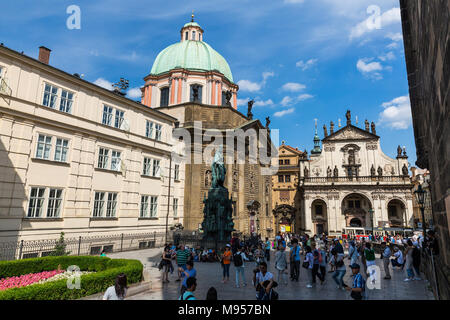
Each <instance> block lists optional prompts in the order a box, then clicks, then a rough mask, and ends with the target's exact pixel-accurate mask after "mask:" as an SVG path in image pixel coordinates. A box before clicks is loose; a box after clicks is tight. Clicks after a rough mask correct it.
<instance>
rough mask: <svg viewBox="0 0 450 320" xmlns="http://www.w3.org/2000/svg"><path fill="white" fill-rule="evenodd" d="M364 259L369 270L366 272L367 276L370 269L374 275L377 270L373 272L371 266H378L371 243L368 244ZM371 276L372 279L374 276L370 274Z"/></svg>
mask: <svg viewBox="0 0 450 320" xmlns="http://www.w3.org/2000/svg"><path fill="white" fill-rule="evenodd" d="M364 259H365V261H366V266H367V270H366V275H367V271H368V270H369V269H370V270H371V271H370V272H371V273H374V272H375V270H372V268H370V267H371V266H374V265H375V264H376V262H375V250H374V249H373V248H372V245H371V244H370V242H367V243H366V248H365V249H364ZM370 276H371V277H372V274H370Z"/></svg>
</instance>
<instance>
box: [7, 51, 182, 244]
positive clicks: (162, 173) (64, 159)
mask: <svg viewBox="0 0 450 320" xmlns="http://www.w3.org/2000/svg"><path fill="white" fill-rule="evenodd" d="M49 57H50V50H48V49H46V48H44V47H41V48H40V54H39V60H36V59H33V58H30V57H28V56H25V55H23V54H21V53H18V52H16V51H13V50H11V49H8V48H6V47H4V46H0V70H1V74H0V81H1V84H2V85H1V89H0V241H2V242H6V241H18V240H39V239H55V238H58V237H59V234H60V232H64V233H65V234H66V237H67V238H75V237H79V236H104V235H105V236H107V235H113V234H120V233H127V234H129V233H138V232H139V233H143V232H155V231H156V232H165V230H166V218H168V220H167V222H168V226H169V227H170V226H174V225H176V224H178V223H183V204H184V165H183V164H182V163H176V162H174V161H171V152H172V148H173V141H172V130H173V128H174V126H175V121H176V119H175V118H173V117H171V116H169V115H167V114H164V113H162V112H160V111H157V110H154V109H151V108H148V107H147V106H144V105H142V104H140V103H137V102H135V101H132V100H129V99H127V98H125V97H124V96H123V95H122V94H120V93H118V92H113V91H110V90H106V89H103V88H101V87H99V86H97V85H95V84H92V83H90V82H87V81H85V80H83V79H81V78H80V77H79V76H77V75H71V74H68V73H66V72H64V71H62V70H59V69H57V68H54V67H52V66H50V65H49V64H48V63H49ZM169 176H170V177H171V178H170V179H169ZM169 192H170V197H169Z"/></svg>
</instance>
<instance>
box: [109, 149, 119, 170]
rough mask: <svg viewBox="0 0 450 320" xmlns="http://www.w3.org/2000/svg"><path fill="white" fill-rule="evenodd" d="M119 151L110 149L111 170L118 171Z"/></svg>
mask: <svg viewBox="0 0 450 320" xmlns="http://www.w3.org/2000/svg"><path fill="white" fill-rule="evenodd" d="M120 164H121V162H120V152H119V151H115V150H113V151H111V170H114V171H120Z"/></svg>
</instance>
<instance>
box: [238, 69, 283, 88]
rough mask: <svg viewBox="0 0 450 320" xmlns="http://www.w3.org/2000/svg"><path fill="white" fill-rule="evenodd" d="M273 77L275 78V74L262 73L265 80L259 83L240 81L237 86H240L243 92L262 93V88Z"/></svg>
mask: <svg viewBox="0 0 450 320" xmlns="http://www.w3.org/2000/svg"><path fill="white" fill-rule="evenodd" d="M273 76H275V73H274V72H263V73H262V77H263V80H262V81H261V82H259V83H258V82H252V81H250V80H239V81H238V83H237V84H238V86H239V90H241V91H248V92H257V91H260V90H261V88H262V87H264V86H265V85H266V82H267V79H268V78H270V77H273Z"/></svg>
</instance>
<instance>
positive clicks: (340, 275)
mask: <svg viewBox="0 0 450 320" xmlns="http://www.w3.org/2000/svg"><path fill="white" fill-rule="evenodd" d="M331 254H332V258H331V259H332V260H333V264H334V266H335V271H334V273H333V276H332V278H333V279H334V282H336V284H337V288H338V289H341V290H345V289H344V281H343V279H344V276H345V273H346V272H347V270H346V269H345V263H344V258H345V255H344V253H343V252H342V253H340V252H339V250H338V249H337V248H334V249H333V250H332V253H331Z"/></svg>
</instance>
